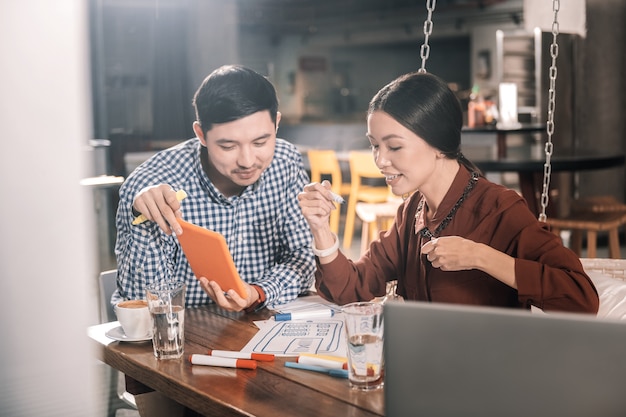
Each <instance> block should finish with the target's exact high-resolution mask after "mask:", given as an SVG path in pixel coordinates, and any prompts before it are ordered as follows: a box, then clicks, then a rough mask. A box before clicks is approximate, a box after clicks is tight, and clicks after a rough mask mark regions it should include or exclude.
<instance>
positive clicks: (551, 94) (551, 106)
mask: <svg viewBox="0 0 626 417" xmlns="http://www.w3.org/2000/svg"><path fill="white" fill-rule="evenodd" d="M560 8H561V2H560V0H553V1H552V11H553V12H554V20H553V21H552V44H551V45H550V56H551V57H552V64H551V65H550V89H549V90H548V121H547V123H546V131H547V133H548V139H547V140H546V146H545V154H546V162H545V164H544V165H543V188H542V190H541V213H540V214H539V221H542V222H545V221H546V219H547V216H546V207H548V201H549V192H550V175H551V174H552V165H551V163H550V159H551V158H552V151H553V145H552V134H553V133H554V110H555V107H556V73H557V70H556V58H557V56H558V55H559V44H558V43H557V41H556V37H557V35H558V34H559V21H558V18H557V17H558V13H559V9H560Z"/></svg>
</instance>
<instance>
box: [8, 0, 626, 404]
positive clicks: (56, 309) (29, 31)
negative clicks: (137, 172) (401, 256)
mask: <svg viewBox="0 0 626 417" xmlns="http://www.w3.org/2000/svg"><path fill="white" fill-rule="evenodd" d="M540 3H543V4H544V5H546V6H547V11H541V10H540V9H539V8H538V7H536V2H533V1H531V0H439V1H437V3H436V9H435V12H434V14H433V32H432V35H431V37H430V40H429V43H430V56H429V58H428V61H427V65H426V69H427V70H428V72H431V73H434V74H437V75H439V76H441V77H442V78H444V79H445V80H446V81H447V82H448V83H449V84H450V85H451V86H452V87H453V88H454V89H455V91H456V92H457V94H458V97H459V99H460V100H461V102H462V103H463V105H464V106H466V105H467V103H468V100H469V97H470V92H471V90H472V89H473V88H476V89H477V90H478V91H479V92H480V94H482V95H483V96H484V97H485V98H486V97H490V96H493V95H494V94H495V92H496V91H497V88H498V85H499V83H500V82H502V81H503V80H504V78H503V77H504V76H505V74H509V76H512V75H511V74H513V75H514V76H516V77H518V78H517V79H516V80H515V82H517V83H518V87H519V90H520V95H519V98H518V99H519V100H520V101H519V103H518V104H519V108H520V118H525V119H524V120H529V121H533V120H535V121H539V122H541V121H543V120H545V117H546V107H545V103H546V98H545V94H546V91H547V87H546V84H545V83H546V79H547V68H548V67H549V63H548V62H547V61H546V56H549V54H548V52H549V51H548V50H547V43H549V41H550V35H549V32H550V29H549V26H548V27H547V28H546V27H542V29H540V30H539V34H538V35H537V34H536V33H535V32H534V31H533V28H534V26H533V22H534V21H535V20H540V19H539V18H540V17H542V16H543V17H545V16H546V15H547V16H549V15H550V13H551V11H550V10H551V3H552V2H550V1H548V0H543V1H542V2H540ZM426 4H427V1H426V0H88V1H84V0H62V1H60V2H50V1H48V0H23V1H20V2H16V1H3V2H1V3H0V34H1V36H0V54H1V56H2V57H3V65H2V66H1V67H0V75H1V76H2V77H0V86H1V91H2V94H0V108H1V109H2V112H0V121H1V123H0V133H1V134H2V137H3V143H4V144H5V149H4V151H3V152H1V153H0V181H1V182H2V186H3V187H2V188H3V191H4V194H3V200H2V202H3V204H2V205H0V207H1V208H0V219H1V220H0V221H1V222H2V229H3V231H4V235H3V237H4V239H3V242H2V244H1V245H0V248H1V251H0V277H1V278H2V279H0V294H2V295H3V296H4V299H3V302H2V303H0V304H2V307H0V308H1V311H2V315H3V320H2V321H1V322H0V323H1V324H0V330H1V331H2V334H3V335H5V341H4V343H3V344H2V345H3V346H2V349H1V350H0V358H1V359H0V360H1V361H2V369H3V371H2V376H1V377H0V415H7V416H70V415H76V416H84V415H100V413H101V412H103V411H102V410H105V409H106V405H105V404H104V401H105V400H104V394H103V392H104V391H103V390H104V388H103V386H102V382H101V376H102V373H101V370H100V369H101V366H102V364H101V363H100V362H98V361H97V360H96V359H95V356H94V353H93V351H92V347H93V344H92V342H90V341H89V340H88V338H87V337H86V328H87V326H89V325H92V324H95V323H97V321H98V317H97V309H98V308H97V303H98V301H97V300H98V293H97V288H96V277H97V274H98V272H99V271H101V270H104V269H107V268H108V267H111V266H113V267H114V259H113V257H112V245H113V244H114V233H115V231H114V228H113V216H114V212H115V207H116V203H117V202H116V195H117V187H118V186H119V181H120V178H121V180H123V178H124V177H125V176H126V175H128V173H129V172H130V170H132V168H133V167H134V166H136V165H137V164H138V163H140V162H141V161H142V160H144V159H145V158H147V157H148V156H149V155H150V154H152V153H154V152H155V151H157V150H159V149H162V148H164V147H167V146H170V145H171V144H173V143H177V142H180V141H182V140H184V139H187V138H189V137H191V136H192V130H191V124H192V122H193V120H194V115H193V111H192V106H191V99H192V95H193V92H194V91H195V90H196V88H197V87H198V85H199V84H200V82H201V81H202V79H203V78H204V77H205V76H206V75H207V74H209V73H210V72H211V71H212V70H214V69H215V68H217V67H219V66H221V65H224V64H243V65H246V66H249V67H252V68H254V69H255V70H257V71H259V72H260V73H262V74H264V75H266V76H267V77H268V78H269V79H270V80H271V81H272V83H273V84H274V85H275V86H276V88H277V91H278V95H279V99H280V110H281V112H282V113H283V117H284V119H283V122H282V124H281V127H280V130H279V136H282V137H284V138H285V139H288V140H291V141H293V142H294V143H298V144H302V145H307V144H310V143H311V142H313V143H315V144H317V145H319V146H324V145H327V144H329V145H332V146H333V147H337V148H345V149H349V148H353V147H360V146H361V144H365V142H364V141H365V136H364V133H365V128H366V127H365V116H364V114H365V110H366V106H367V103H368V101H369V99H370V98H371V96H372V95H373V94H374V93H375V92H376V91H377V90H378V89H379V88H381V87H382V86H383V85H384V84H386V83H387V82H389V81H391V80H392V79H393V78H395V77H397V76H398V75H400V74H402V73H405V72H408V71H414V70H417V69H419V67H420V65H421V57H420V47H421V45H422V43H423V41H424V21H425V19H426V16H427V12H426ZM568 4H571V2H570V1H569V0H568V1H567V2H561V16H562V17H563V18H564V21H565V20H567V17H566V15H567V13H568V12H567V6H568ZM583 4H584V13H583V14H584V19H583V22H584V23H583V25H582V29H581V28H578V29H577V30H570V31H568V33H563V34H562V35H560V36H559V42H560V50H559V62H558V66H559V72H558V74H559V78H558V82H559V89H558V92H557V112H558V117H557V120H556V123H557V126H556V130H555V137H554V140H555V143H556V144H557V145H558V146H567V147H575V148H580V149H584V148H596V149H603V150H612V151H616V152H622V153H623V151H624V147H625V143H624V142H625V138H626V135H625V133H626V126H625V125H626V121H625V120H626V119H625V118H624V116H623V115H624V114H625V113H626V86H625V82H626V81H625V80H624V77H623V74H624V73H625V72H626V56H625V55H626V54H625V52H624V47H623V45H624V44H625V42H626V29H625V26H624V24H623V22H624V21H626V2H624V1H622V0H587V1H586V2H583ZM538 14H539V16H538ZM577 16H578V17H580V13H578V15H577ZM570 17H572V16H570ZM573 17H576V16H573ZM548 20H549V19H548ZM564 21H563V22H564ZM562 27H565V24H564V23H563V24H562ZM498 31H502V33H503V35H504V36H505V39H514V38H515V36H521V39H523V40H524V42H522V43H523V44H524V45H526V46H524V47H523V48H522V50H516V49H515V47H512V48H513V49H506V47H504V48H500V47H499V46H498V40H497V36H496V34H497V32H498ZM507 36H510V37H511V38H506V37H507ZM536 39H538V40H539V42H538V43H536V42H535V40H536ZM505 43H506V42H503V45H504V44H505ZM529 45H532V46H529ZM524 48H526V49H524ZM528 48H530V49H528ZM507 51H508V53H507ZM507 56H508V57H513V58H515V57H525V58H523V59H513V60H512V63H511V64H510V65H512V67H508V66H505V65H504V64H503V63H504V62H505V58H506V57H507ZM505 69H506V71H505ZM509 70H511V71H509ZM472 137H473V139H469V138H465V137H464V139H463V140H464V142H465V140H466V139H467V143H468V146H469V145H472V142H473V143H474V144H475V147H476V148H481V147H484V144H485V143H486V144H487V145H486V146H487V147H488V148H490V149H492V148H493V137H492V136H486V137H483V138H481V137H479V136H475V135H473V136H472ZM535 140H536V138H535V137H533V136H532V135H530V136H525V135H521V136H520V137H518V138H512V139H511V145H512V146H526V145H528V144H529V143H533V141H535ZM558 146H557V147H556V149H555V152H558V149H559V147H558ZM102 175H105V176H106V177H107V178H109V177H112V178H111V180H110V181H109V182H108V183H107V182H104V183H97V182H91V183H85V182H84V180H85V179H86V178H94V177H99V176H102ZM624 179H625V176H624V169H623V168H621V167H620V168H614V169H610V170H604V171H589V172H587V173H585V174H584V175H581V176H580V177H578V178H577V185H576V186H577V190H578V191H577V192H579V193H580V194H581V195H585V194H594V193H598V194H608V195H613V196H615V197H616V198H618V199H619V200H620V201H623V199H624V184H625V181H624ZM81 181H82V182H81Z"/></svg>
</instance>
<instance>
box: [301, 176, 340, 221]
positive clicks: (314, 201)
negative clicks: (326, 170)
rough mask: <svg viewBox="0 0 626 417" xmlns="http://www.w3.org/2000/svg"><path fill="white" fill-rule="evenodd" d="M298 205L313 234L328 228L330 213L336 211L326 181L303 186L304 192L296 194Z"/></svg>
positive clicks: (328, 184)
mask: <svg viewBox="0 0 626 417" xmlns="http://www.w3.org/2000/svg"><path fill="white" fill-rule="evenodd" d="M298 203H299V204H300V209H301V210H302V214H303V215H304V218H305V219H306V221H307V223H309V226H310V227H311V230H312V231H313V232H315V230H318V229H323V228H324V227H328V222H329V219H330V213H331V211H333V210H336V209H337V207H335V203H334V202H333V196H332V194H331V193H330V183H329V182H328V181H322V183H321V184H320V183H317V182H314V183H311V184H307V185H305V186H304V190H303V191H302V192H301V193H300V194H298Z"/></svg>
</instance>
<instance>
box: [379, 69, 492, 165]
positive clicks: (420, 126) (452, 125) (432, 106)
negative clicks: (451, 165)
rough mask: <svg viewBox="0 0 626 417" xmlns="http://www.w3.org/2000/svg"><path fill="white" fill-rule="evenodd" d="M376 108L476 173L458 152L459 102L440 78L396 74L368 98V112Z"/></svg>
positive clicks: (459, 133)
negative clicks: (396, 75) (395, 76)
mask: <svg viewBox="0 0 626 417" xmlns="http://www.w3.org/2000/svg"><path fill="white" fill-rule="evenodd" d="M378 110H380V111H383V112H385V113H387V114H388V115H390V116H391V117H393V118H394V119H395V120H396V121H397V122H398V123H400V124H402V125H403V126H404V127H406V128H407V129H409V130H411V131H412V132H413V133H415V134H416V135H417V136H419V137H420V138H422V139H423V140H425V141H426V142H427V143H428V144H429V145H430V146H432V147H433V148H436V149H438V150H440V151H441V152H442V153H443V154H444V155H445V156H446V157H448V158H450V159H457V160H458V161H459V162H460V163H461V164H463V165H465V166H466V167H467V168H468V169H469V170H470V171H476V172H479V173H480V170H479V169H478V168H477V167H476V166H475V165H474V164H473V163H472V162H470V161H469V160H468V159H467V158H465V156H463V154H462V153H461V128H462V127H463V111H462V110H461V103H460V102H459V100H458V98H457V97H456V96H455V95H454V93H453V92H452V90H450V88H449V87H448V85H447V84H446V83H445V82H444V81H443V80H442V79H441V78H439V77H437V76H435V75H432V74H428V73H421V72H411V73H408V74H404V75H402V76H400V77H398V78H396V79H395V80H393V81H392V82H390V83H389V84H387V85H386V86H384V87H383V88H382V89H381V90H380V91H379V92H378V93H376V95H375V96H374V98H372V100H371V101H370V104H369V109H368V115H370V114H372V113H373V112H375V111H378Z"/></svg>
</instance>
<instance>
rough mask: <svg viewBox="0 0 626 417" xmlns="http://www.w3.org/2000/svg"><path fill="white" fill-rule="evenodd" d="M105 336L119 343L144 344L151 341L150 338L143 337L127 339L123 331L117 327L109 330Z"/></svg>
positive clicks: (120, 327)
mask: <svg viewBox="0 0 626 417" xmlns="http://www.w3.org/2000/svg"><path fill="white" fill-rule="evenodd" d="M105 335H106V336H107V337H109V338H111V339H113V340H118V341H120V342H144V341H146V340H151V339H152V336H144V337H135V338H132V337H128V336H126V334H125V333H124V329H122V326H117V327H114V328H112V329H111V330H109V331H108V332H106V333H105Z"/></svg>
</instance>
